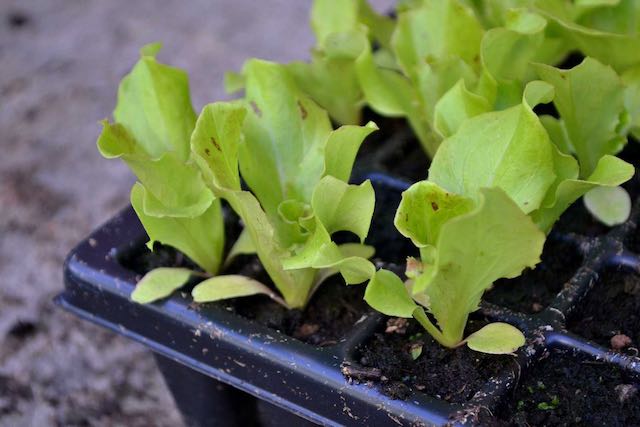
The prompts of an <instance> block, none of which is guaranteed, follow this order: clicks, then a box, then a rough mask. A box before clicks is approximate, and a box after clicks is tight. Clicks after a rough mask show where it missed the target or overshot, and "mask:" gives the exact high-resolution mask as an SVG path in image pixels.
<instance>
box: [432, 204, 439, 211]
mask: <svg viewBox="0 0 640 427" xmlns="http://www.w3.org/2000/svg"><path fill="white" fill-rule="evenodd" d="M431 209H433V211H434V212H435V211H437V210H438V209H440V207H439V206H438V204H437V203H436V202H431Z"/></svg>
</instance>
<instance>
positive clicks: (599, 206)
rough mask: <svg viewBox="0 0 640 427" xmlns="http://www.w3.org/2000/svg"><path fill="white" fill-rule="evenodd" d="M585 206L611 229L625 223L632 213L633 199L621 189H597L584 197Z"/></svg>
mask: <svg viewBox="0 0 640 427" xmlns="http://www.w3.org/2000/svg"><path fill="white" fill-rule="evenodd" d="M584 205H585V206H586V207H587V209H588V210H589V212H591V213H592V214H593V216H595V217H597V218H598V219H600V221H602V222H603V223H604V224H606V225H608V226H609V227H611V226H614V225H618V224H622V223H623V222H625V221H626V220H627V218H629V212H631V198H630V197H629V193H627V192H626V191H625V190H624V189H623V188H621V187H596V188H594V189H593V190H591V191H589V192H588V193H587V194H585V195H584Z"/></svg>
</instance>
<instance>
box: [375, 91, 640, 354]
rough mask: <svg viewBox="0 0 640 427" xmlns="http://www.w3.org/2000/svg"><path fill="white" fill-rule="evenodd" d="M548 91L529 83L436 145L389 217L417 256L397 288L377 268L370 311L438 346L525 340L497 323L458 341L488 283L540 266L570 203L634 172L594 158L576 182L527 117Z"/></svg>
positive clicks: (492, 349) (505, 346) (481, 346)
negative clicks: (419, 331) (515, 101)
mask: <svg viewBox="0 0 640 427" xmlns="http://www.w3.org/2000/svg"><path fill="white" fill-rule="evenodd" d="M554 95H555V96H560V97H562V93H561V92H558V93H556V90H555V87H554V86H553V85H552V84H550V83H547V82H545V81H541V80H536V81H532V82H530V83H529V84H528V85H527V86H526V89H525V91H524V94H523V97H522V99H521V102H520V104H519V105H516V106H513V107H510V108H507V109H505V110H502V111H492V112H487V113H483V114H479V115H477V116H475V117H472V118H469V119H468V120H465V121H464V122H462V123H461V124H460V126H459V128H458V130H457V131H456V132H455V133H454V134H453V135H452V136H450V137H449V138H447V139H446V140H444V141H443V142H442V145H441V146H440V148H439V150H438V152H437V153H436V155H435V157H434V159H433V162H432V164H431V167H430V169H429V177H428V180H427V181H421V182H418V183H416V184H414V185H412V186H411V187H410V188H409V189H408V190H407V191H405V192H404V193H403V195H402V202H401V204H400V206H399V208H398V210H397V212H396V217H395V225H396V228H397V229H398V230H399V231H400V233H401V234H403V235H404V236H406V237H408V238H410V239H411V240H412V242H413V243H414V244H415V245H416V247H417V248H418V249H419V253H420V259H419V260H417V259H413V258H410V259H409V260H408V263H407V271H406V275H407V278H408V280H407V282H406V283H403V282H402V280H401V279H400V278H398V277H397V276H396V275H395V274H394V273H392V272H390V271H386V270H380V271H378V272H376V274H375V275H374V276H373V278H372V280H371V281H370V282H369V284H368V285H367V290H366V293H365V299H366V300H367V302H368V303H369V304H370V305H371V306H372V307H374V308H375V309H377V310H379V311H381V312H382V313H385V314H388V315H393V316H400V317H414V318H415V319H416V320H417V321H418V322H419V323H420V324H421V325H422V326H424V328H425V329H426V330H427V331H428V332H429V333H430V334H431V335H432V336H433V337H434V339H436V340H437V341H438V342H440V343H441V344H442V345H444V346H447V347H456V346H458V345H461V344H463V343H465V342H466V343H467V344H468V345H469V347H471V348H473V349H474V350H478V351H483V352H488V353H509V352H511V351H513V350H514V349H516V348H518V347H519V346H520V345H522V344H523V343H524V338H523V337H522V334H521V333H519V331H517V329H515V328H514V327H512V326H510V325H507V324H501V323H498V324H495V323H493V324H489V325H488V326H486V327H485V328H483V329H481V330H480V331H478V332H476V333H474V334H472V335H471V336H469V337H467V338H466V339H465V338H464V336H463V334H464V328H465V325H466V322H467V318H468V316H469V314H470V313H471V312H473V311H475V310H476V309H477V308H478V304H479V303H480V300H481V298H482V294H483V293H484V292H485V291H486V290H487V289H489V288H490V287H491V286H492V284H493V282H494V281H495V280H497V279H499V278H513V277H516V276H518V275H519V274H521V272H522V271H523V270H524V269H525V268H526V267H534V266H535V265H536V264H537V263H538V262H539V261H540V254H541V252H542V247H543V244H544V241H545V233H546V232H548V231H549V230H550V229H551V226H552V225H553V223H554V222H555V221H556V220H557V218H558V217H559V216H560V215H561V213H562V212H563V211H564V210H565V209H566V208H567V207H568V206H569V205H570V204H571V203H573V202H574V201H575V200H576V199H578V198H579V197H580V196H581V195H583V194H584V193H585V192H587V191H589V190H590V189H592V188H596V187H615V186H617V185H619V184H621V183H622V182H624V181H626V180H628V179H629V178H630V177H631V176H632V175H633V173H634V169H633V167H632V166H631V165H629V164H628V163H625V162H624V161H622V160H620V159H618V158H616V157H613V156H611V155H609V154H603V153H599V156H600V157H598V158H597V159H596V161H595V166H594V168H593V169H592V170H591V171H590V173H589V175H588V178H586V179H579V177H578V173H579V172H578V170H579V167H578V161H576V159H575V158H574V157H572V156H571V155H568V154H565V153H563V152H562V151H561V150H560V149H559V147H558V146H556V145H555V144H554V142H555V141H554V140H552V139H551V138H550V137H549V134H548V132H547V130H546V128H545V126H544V125H543V123H542V121H541V120H540V118H539V117H538V116H537V115H536V114H535V113H534V112H533V108H534V107H535V106H536V105H538V104H540V103H547V102H550V101H551V100H552V99H553V97H554ZM557 102H561V101H560V99H558V101H557ZM425 310H426V311H425ZM427 312H428V313H429V314H430V316H431V317H430V316H429V315H427Z"/></svg>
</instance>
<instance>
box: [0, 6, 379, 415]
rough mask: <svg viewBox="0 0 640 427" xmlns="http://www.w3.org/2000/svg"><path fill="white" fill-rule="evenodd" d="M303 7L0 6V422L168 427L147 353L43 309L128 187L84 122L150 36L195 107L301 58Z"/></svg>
mask: <svg viewBox="0 0 640 427" xmlns="http://www.w3.org/2000/svg"><path fill="white" fill-rule="evenodd" d="M373 3H374V4H376V6H378V7H379V8H381V7H384V6H386V5H387V4H389V3H390V2H389V1H382V0H381V1H376V2H373ZM381 5H382V6H381ZM309 6H310V3H309V2H307V1H300V0H288V1H287V0H265V1H260V2H257V1H248V0H246V1H238V0H236V1H234V0H191V1H166V0H165V1H162V0H156V1H153V0H138V1H133V0H102V1H98V0H86V1H81V0H33V1H19V0H2V2H0V426H48V425H65V426H67V425H92V426H93V425H96V426H111V425H127V426H149V425H155V426H177V425H181V421H180V419H179V415H178V414H177V412H176V410H175V407H174V404H173V401H172V400H171V397H170V395H169V394H168V392H167V390H166V388H165V385H164V383H163V382H162V379H161V377H160V376H159V374H158V373H157V371H156V369H155V365H154V364H153V361H152V358H151V356H150V354H148V353H147V352H146V351H145V350H144V349H143V348H142V347H141V346H139V345H137V344H134V343H131V342H129V341H127V340H125V339H123V338H120V337H116V336H114V335H112V334H110V333H108V332H105V331H103V330H101V329H99V328H97V327H95V326H93V325H90V324H88V323H85V322H82V321H79V320H77V319H75V318H74V317H72V316H71V315H68V314H66V313H64V312H61V311H60V310H59V309H57V308H56V307H54V306H53V305H52V303H51V299H52V297H53V296H54V295H55V294H56V293H57V292H59V291H60V289H61V287H62V272H61V268H62V262H63V259H64V256H65V254H66V253H67V252H68V251H69V250H70V249H71V247H72V246H73V245H74V244H75V243H77V242H78V241H79V240H80V239H81V238H83V237H84V236H85V235H86V234H87V233H88V232H89V231H90V230H91V229H93V228H95V227H96V226H98V225H99V224H100V223H102V222H103V221H105V220H107V219H108V218H109V217H110V216H111V215H113V214H114V213H115V212H117V211H118V210H119V209H121V208H122V207H123V206H125V205H126V204H127V202H128V194H129V188H130V186H131V184H132V183H133V177H132V175H131V174H130V173H129V172H128V170H127V169H126V168H125V167H124V165H122V164H120V163H119V162H117V161H106V160H104V159H102V158H101V157H100V156H99V154H98V152H97V151H96V149H95V140H96V137H97V135H98V133H99V131H100V127H99V126H98V124H97V122H98V120H100V119H103V118H105V117H108V116H109V115H110V113H111V111H112V109H113V107H114V105H115V100H116V89H117V85H118V82H119V80H120V78H121V77H122V76H123V75H124V74H125V73H126V72H127V71H128V69H129V68H130V67H131V66H132V65H133V63H134V62H135V61H136V59H137V52H138V49H139V48H140V47H141V46H142V45H144V44H145V43H149V42H152V41H162V42H163V43H164V46H165V48H164V49H163V51H162V52H161V54H160V59H161V60H163V61H164V62H168V63H170V64H172V65H176V66H180V67H182V68H185V69H186V70H187V71H188V72H189V74H190V76H191V92H192V97H193V102H194V106H195V108H196V109H197V110H199V109H200V108H201V107H202V106H203V105H204V104H205V103H207V102H211V101H214V100H219V99H221V98H224V97H225V94H224V90H223V86H222V78H223V73H224V72H225V71H226V70H232V69H239V68H240V66H241V65H242V63H243V61H244V60H245V59H246V58H248V57H252V56H258V57H262V58H267V59H273V60H278V61H289V60H293V59H303V58H306V57H307V56H308V54H307V51H308V48H309V47H310V46H311V45H312V44H313V37H312V34H311V31H310V30H309V28H308V24H307V15H308V10H309Z"/></svg>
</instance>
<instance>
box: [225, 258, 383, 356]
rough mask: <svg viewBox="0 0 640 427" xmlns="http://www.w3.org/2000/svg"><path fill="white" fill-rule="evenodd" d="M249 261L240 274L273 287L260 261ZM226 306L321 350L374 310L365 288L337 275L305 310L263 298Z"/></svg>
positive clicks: (254, 298) (338, 339)
mask: <svg viewBox="0 0 640 427" xmlns="http://www.w3.org/2000/svg"><path fill="white" fill-rule="evenodd" d="M247 258H252V260H250V261H248V262H247V261H244V262H243V263H244V267H243V268H242V270H240V272H239V274H243V275H248V276H251V277H253V278H256V279H257V280H259V281H261V282H262V283H264V284H266V285H271V287H273V285H272V284H271V280H270V279H269V277H268V276H267V274H266V272H265V271H264V269H263V268H262V267H261V266H260V264H259V262H258V260H257V258H255V257H247ZM234 264H235V263H234ZM231 268H233V266H232V267H231ZM248 270H250V271H248ZM222 303H223V304H224V305H225V307H226V308H227V309H228V310H230V311H233V312H235V313H237V314H239V315H241V316H243V317H246V318H248V319H251V320H254V321H256V322H258V323H261V324H263V325H266V326H268V327H269V328H271V329H275V330H277V331H280V332H282V333H284V334H285V335H289V336H291V337H293V338H296V339H299V340H300V341H303V342H306V343H307V344H311V345H315V346H320V347H325V346H330V345H335V344H337V343H338V342H340V340H341V339H343V338H345V337H346V336H347V335H348V333H349V332H350V331H351V329H352V328H353V325H355V324H356V323H357V322H358V320H360V319H361V318H362V316H363V315H365V314H367V313H369V312H370V311H371V310H370V308H369V306H368V305H367V303H366V302H365V301H364V286H358V285H353V286H347V285H345V284H344V281H343V280H342V278H341V277H340V276H333V277H331V278H329V279H327V281H326V282H324V283H323V284H322V285H320V288H319V289H318V290H317V291H316V292H315V294H314V295H313V296H312V297H311V300H310V301H309V303H308V304H307V306H306V307H305V308H304V309H303V310H297V309H294V310H288V309H286V308H285V307H283V306H282V305H280V304H278V303H276V302H275V301H272V300H270V299H269V298H268V297H266V296H262V295H257V296H252V297H247V298H235V299H231V300H228V301H223V302H222Z"/></svg>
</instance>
